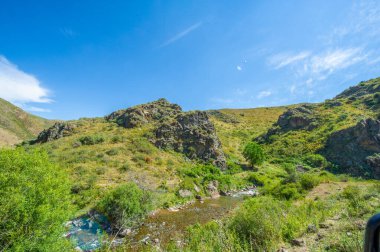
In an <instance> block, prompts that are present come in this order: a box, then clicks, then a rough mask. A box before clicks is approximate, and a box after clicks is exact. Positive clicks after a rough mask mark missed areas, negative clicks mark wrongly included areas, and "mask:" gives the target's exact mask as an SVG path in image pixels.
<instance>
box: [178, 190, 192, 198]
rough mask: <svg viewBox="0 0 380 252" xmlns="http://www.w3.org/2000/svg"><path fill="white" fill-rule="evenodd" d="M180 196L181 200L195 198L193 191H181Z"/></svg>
mask: <svg viewBox="0 0 380 252" xmlns="http://www.w3.org/2000/svg"><path fill="white" fill-rule="evenodd" d="M178 194H179V196H180V197H181V198H188V197H192V196H193V193H192V192H191V191H189V190H184V189H181V190H179V191H178Z"/></svg>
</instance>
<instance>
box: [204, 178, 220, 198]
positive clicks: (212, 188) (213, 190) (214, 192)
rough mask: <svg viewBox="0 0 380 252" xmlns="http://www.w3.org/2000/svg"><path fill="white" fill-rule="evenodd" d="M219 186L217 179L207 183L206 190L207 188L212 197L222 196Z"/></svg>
mask: <svg viewBox="0 0 380 252" xmlns="http://www.w3.org/2000/svg"><path fill="white" fill-rule="evenodd" d="M218 186H219V182H218V181H216V180H213V181H211V182H210V183H209V184H208V185H207V188H206V190H207V193H208V195H210V196H211V198H218V197H219V196H220V194H219V191H218Z"/></svg>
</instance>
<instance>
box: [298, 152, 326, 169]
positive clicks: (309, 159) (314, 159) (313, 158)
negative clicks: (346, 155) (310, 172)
mask: <svg viewBox="0 0 380 252" xmlns="http://www.w3.org/2000/svg"><path fill="white" fill-rule="evenodd" d="M303 160H304V162H305V163H306V164H308V165H310V166H311V167H314V168H325V167H326V166H327V164H328V162H327V161H326V159H325V157H323V156H322V155H319V154H308V155H306V156H305V157H304V158H303Z"/></svg>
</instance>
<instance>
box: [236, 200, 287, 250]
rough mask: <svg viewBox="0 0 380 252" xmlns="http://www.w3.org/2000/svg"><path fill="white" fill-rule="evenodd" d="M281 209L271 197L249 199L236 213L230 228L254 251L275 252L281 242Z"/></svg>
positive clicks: (277, 202) (279, 204)
mask: <svg viewBox="0 0 380 252" xmlns="http://www.w3.org/2000/svg"><path fill="white" fill-rule="evenodd" d="M282 209H283V206H282V204H281V203H280V202H279V201H277V200H274V199H273V198H271V197H259V198H254V199H250V200H248V201H246V202H245V203H244V204H243V206H242V207H241V208H240V209H239V210H238V211H237V212H236V214H235V216H234V217H233V219H232V220H231V224H230V228H231V229H232V230H233V231H234V232H235V233H236V234H237V235H238V237H240V239H241V240H243V241H248V243H249V244H250V245H251V246H252V248H253V250H254V251H276V249H277V245H278V244H279V243H280V241H281V219H282V218H283V217H282V214H283V210H282Z"/></svg>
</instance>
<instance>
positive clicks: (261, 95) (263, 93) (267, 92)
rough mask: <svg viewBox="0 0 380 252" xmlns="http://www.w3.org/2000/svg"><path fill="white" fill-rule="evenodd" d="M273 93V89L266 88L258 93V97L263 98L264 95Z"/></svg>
mask: <svg viewBox="0 0 380 252" xmlns="http://www.w3.org/2000/svg"><path fill="white" fill-rule="evenodd" d="M271 95H272V92H271V91H268V90H264V91H261V92H260V93H259V94H258V95H257V98H258V99H262V98H264V97H268V96H271Z"/></svg>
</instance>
